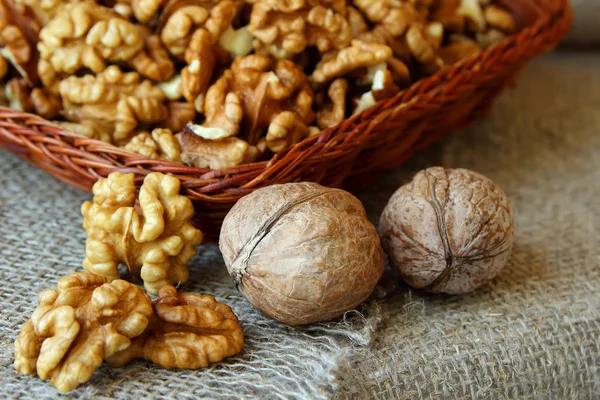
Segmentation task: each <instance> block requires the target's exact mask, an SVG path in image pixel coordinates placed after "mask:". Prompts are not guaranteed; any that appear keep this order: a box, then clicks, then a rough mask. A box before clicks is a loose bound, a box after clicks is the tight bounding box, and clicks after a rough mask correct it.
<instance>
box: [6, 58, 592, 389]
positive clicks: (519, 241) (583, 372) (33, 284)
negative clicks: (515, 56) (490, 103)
mask: <svg viewBox="0 0 600 400" xmlns="http://www.w3.org/2000/svg"><path fill="white" fill-rule="evenodd" d="M0 160H1V163H2V167H3V168H2V170H3V174H2V175H1V176H0V188H1V190H0V280H1V283H0V398H23V399H29V398H37V399H45V398H59V397H60V398H100V399H102V398H119V399H146V398H151V399H158V398H177V399H196V398H236V399H237V398H245V399H250V398H257V399H272V398H273V399H276V398H286V399H287V398H298V399H320V398H339V399H369V398H390V399H392V398H393V399H416V398H425V399H451V398H461V399H463V398H464V399H466V398H492V399H504V398H510V399H513V398H536V399H537V398H556V399H562V398H573V399H575V398H577V399H579V398H583V399H587V398H600V377H599V376H600V371H599V365H600V356H599V352H600V349H599V347H600V343H599V342H600V206H599V204H598V201H599V200H598V199H600V55H598V54H581V53H579V54H571V53H565V52H562V53H557V54H553V55H549V56H546V57H543V58H541V59H539V60H536V61H535V62H533V64H531V65H530V66H529V67H527V68H526V69H525V70H524V72H523V74H522V75H521V76H520V78H519V82H518V85H517V87H516V88H515V89H511V90H509V91H508V92H507V93H506V94H505V95H503V97H502V98H501V99H500V100H499V101H498V103H497V105H496V106H495V107H494V109H493V110H492V112H491V113H490V115H489V116H488V117H487V118H485V119H484V120H482V121H480V122H479V123H477V124H475V125H474V126H473V127H472V128H470V129H468V130H467V131H465V132H462V133H460V134H458V135H456V136H453V137H450V138H448V139H446V140H445V141H443V142H442V143H440V144H438V145H436V146H434V147H433V148H431V149H429V150H428V151H426V152H424V153H422V154H421V155H419V156H418V157H416V158H415V159H413V160H411V161H410V162H409V163H408V164H406V165H405V166H403V167H402V168H399V169H397V170H395V171H393V172H390V173H388V174H386V175H385V176H383V177H381V178H380V179H379V180H378V182H377V183H375V184H374V185H373V186H372V187H371V188H370V189H369V190H368V191H365V192H363V193H362V194H360V198H361V200H362V201H363V202H364V204H365V206H366V207H367V209H368V211H369V213H370V216H371V218H372V219H373V221H376V220H377V219H378V217H379V214H380V212H381V210H382V208H383V206H384V205H385V202H386V201H387V199H388V198H389V196H390V195H391V194H392V193H393V191H394V190H395V189H396V188H397V187H398V186H399V185H401V184H402V183H404V182H406V181H407V180H409V179H410V178H411V177H412V175H413V174H414V173H415V172H416V171H417V170H419V169H420V168H424V167H427V166H431V165H443V166H446V167H463V168H470V169H473V170H476V171H479V172H481V173H483V174H486V175H488V176H489V177H491V178H492V179H494V180H495V181H496V182H497V183H498V184H499V185H500V186H501V187H502V188H504V190H505V191H506V193H507V195H508V196H509V198H510V199H511V201H512V203H513V207H514V211H515V217H516V218H515V219H516V226H517V228H516V238H515V246H514V252H513V255H512V257H511V259H510V261H509V263H508V265H507V267H506V268H505V270H504V271H503V272H502V273H501V274H500V275H499V277H498V278H497V279H496V280H494V281H493V282H490V283H489V284H487V285H486V286H484V287H483V288H481V289H480V290H477V291H476V292H474V293H472V294H469V295H466V296H460V297H449V296H441V295H435V296H434V295H427V294H423V293H419V292H416V291H412V290H410V289H409V288H407V287H406V286H404V285H403V284H402V283H401V282H399V281H397V280H396V279H395V278H393V276H390V275H386V277H385V278H384V279H383V280H382V282H381V287H379V288H378V289H377V291H376V292H375V296H374V300H372V301H370V302H369V303H368V304H366V305H365V306H364V307H362V308H361V309H360V312H352V313H349V314H348V315H346V317H345V318H344V319H342V320H340V321H337V322H335V323H330V324H316V325H313V326H309V327H302V328H289V327H286V326H283V325H281V324H278V323H276V322H274V321H271V320H269V319H268V318H266V317H263V316H261V315H260V314H259V313H258V312H256V311H255V310H253V309H252V307H251V306H250V305H249V304H248V302H247V301H246V300H245V299H244V298H243V297H242V296H241V295H240V294H239V293H238V292H237V291H236V289H235V287H234V285H233V284H232V283H231V280H230V278H229V277H228V275H227V272H226V270H225V268H224V266H223V262H222V259H221V257H220V255H219V252H218V250H217V249H216V248H215V247H214V246H200V247H199V255H198V256H197V257H196V258H195V259H194V261H193V263H192V265H191V266H190V269H191V272H192V274H191V275H192V277H191V280H190V282H189V283H188V284H186V285H185V286H184V287H183V288H182V289H183V290H188V291H193V292H198V293H207V294H213V295H215V296H216V297H217V299H218V300H220V301H223V302H226V303H227V304H229V305H231V306H232V308H233V309H234V311H235V312H236V313H237V315H238V316H239V317H240V320H241V322H242V325H243V328H244V331H245V334H246V346H245V348H244V350H243V351H242V353H241V354H239V355H238V356H236V357H233V358H230V359H227V360H226V361H224V362H222V363H220V364H217V365H213V366H211V367H210V368H207V369H204V370H199V371H176V370H173V371H166V370H163V369H160V368H157V367H155V366H153V365H150V364H148V363H146V362H140V361H137V362H132V363H131V364H129V365H128V366H126V367H124V368H119V369H111V368H108V367H106V366H103V367H102V368H100V369H99V370H98V371H97V372H96V374H95V375H94V377H93V378H92V380H90V381H89V382H88V383H87V384H85V385H82V386H81V387H80V388H79V389H78V390H76V391H75V392H73V393H72V394H71V395H69V396H60V395H59V394H58V393H57V392H56V391H55V390H54V389H52V388H51V387H50V386H49V385H48V383H47V382H42V381H40V380H39V379H38V378H30V377H27V376H21V375H18V374H17V373H16V372H15V371H14V369H13V367H12V362H13V348H12V344H13V341H14V339H15V338H16V336H17V334H18V332H19V329H20V326H21V325H22V324H23V322H24V321H25V320H26V319H27V318H29V316H30V315H31V312H32V311H33V309H34V308H35V306H36V296H37V294H38V293H39V292H40V291H41V290H43V289H46V288H50V287H54V286H55V285H56V281H57V280H58V278H59V277H60V276H62V275H65V274H67V273H69V272H71V271H73V270H75V269H78V268H80V265H81V260H82V259H83V254H84V243H85V233H84V231H83V229H82V228H81V216H80V214H79V207H80V204H81V202H82V201H84V200H87V199H89V198H90V195H89V194H87V193H83V192H79V191H77V190H74V189H71V188H69V187H67V186H65V185H63V184H61V183H59V182H57V181H55V180H54V179H53V178H51V177H50V176H49V175H47V174H45V173H44V172H41V171H39V170H37V169H35V168H33V167H30V166H29V165H27V164H26V163H24V162H23V161H21V160H19V159H18V158H17V157H15V156H14V155H10V154H8V153H6V152H0Z"/></svg>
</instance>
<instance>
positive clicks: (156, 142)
mask: <svg viewBox="0 0 600 400" xmlns="http://www.w3.org/2000/svg"><path fill="white" fill-rule="evenodd" d="M123 148H124V149H125V150H128V151H133V152H134V153H138V154H141V155H143V156H144V157H148V158H160V159H163V160H167V161H174V162H180V154H181V149H180V147H179V142H178V141H177V139H176V138H175V136H174V135H173V132H171V131H170V130H169V129H160V128H157V129H154V130H153V131H152V134H150V133H148V132H142V133H139V134H137V135H136V136H134V137H133V138H131V140H130V141H129V142H128V143H127V144H126V145H125V146H124V147H123Z"/></svg>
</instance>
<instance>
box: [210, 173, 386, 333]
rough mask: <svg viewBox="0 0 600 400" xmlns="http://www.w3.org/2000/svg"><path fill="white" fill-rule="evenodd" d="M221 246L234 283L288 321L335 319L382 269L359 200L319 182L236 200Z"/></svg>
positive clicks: (266, 309)
mask: <svg viewBox="0 0 600 400" xmlns="http://www.w3.org/2000/svg"><path fill="white" fill-rule="evenodd" d="M219 248H220V249H221V252H222V253H223V258H224V259H225V264H226V265H227V269H228V270H229V273H230V274H231V275H232V277H233V280H234V282H235V283H236V285H237V287H238V289H239V290H240V291H241V292H242V293H243V294H244V295H245V296H246V297H247V298H248V300H250V302H251V303H252V304H253V305H254V306H255V307H256V308H258V309H259V310H260V311H261V312H263V313H264V314H266V315H267V316H269V317H271V318H274V319H277V320H279V321H281V322H284V323H286V324H289V325H301V324H309V323H312V322H317V321H327V320H331V319H333V318H336V317H339V316H340V315H342V314H343V313H344V312H346V311H348V310H351V309H353V308H354V307H356V306H357V305H359V304H360V303H361V302H363V301H364V300H365V299H367V298H368V297H369V295H370V294H371V292H372V291H373V289H374V288H375V285H376V284H377V281H378V280H379V278H380V277H381V275H382V273H383V263H384V258H383V250H382V249H381V245H380V242H379V237H378V236H377V232H376V230H375V227H374V226H373V225H372V224H371V223H370V222H369V220H368V219H367V217H366V213H365V210H364V208H363V206H362V204H361V203H360V201H359V200H358V199H357V198H356V197H354V196H352V195H351V194H349V193H347V192H345V191H343V190H340V189H329V188H326V187H323V186H321V185H318V184H316V183H289V184H284V185H272V186H268V187H265V188H263V189H259V190H256V191H255V192H253V193H252V194H249V195H248V196H245V197H243V198H242V199H240V200H239V201H238V202H237V203H236V204H235V206H234V207H233V208H232V209H231V211H230V212H229V214H228V215H227V216H226V217H225V220H224V222H223V227H222V228H221V235H220V240H219Z"/></svg>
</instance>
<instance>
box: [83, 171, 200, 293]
mask: <svg viewBox="0 0 600 400" xmlns="http://www.w3.org/2000/svg"><path fill="white" fill-rule="evenodd" d="M179 189H180V183H179V180H177V178H174V177H171V176H167V175H163V174H161V173H157V172H154V173H151V174H148V175H147V176H146V178H145V179H144V183H143V185H142V187H141V189H140V194H139V209H136V208H134V204H135V200H136V196H135V185H134V175H133V174H122V173H118V172H115V173H111V174H110V175H109V176H108V178H101V179H100V180H98V182H96V183H95V184H94V187H93V192H94V201H93V203H92V202H89V201H88V202H85V203H84V204H83V205H82V207H81V213H82V214H83V217H84V219H83V226H84V228H85V230H86V231H87V233H88V239H87V242H86V257H85V260H84V261H83V267H84V268H85V269H86V270H88V271H90V272H93V273H96V274H99V275H102V276H105V277H106V278H108V279H109V280H113V279H117V278H119V272H118V268H117V266H118V264H119V263H124V264H126V265H127V267H128V268H129V271H130V272H131V275H132V276H133V278H134V279H140V278H141V279H142V280H143V281H144V287H145V288H146V290H148V292H150V293H157V292H158V290H159V289H160V288H162V287H163V286H166V285H168V284H171V283H179V282H186V281H187V278H188V270H187V268H186V264H187V262H188V261H189V260H190V259H191V258H192V257H193V256H194V255H195V254H196V249H195V248H194V246H195V245H197V244H199V243H200V242H201V241H202V233H201V232H200V231H199V230H197V229H196V228H194V227H193V226H192V225H191V223H190V222H189V221H190V218H191V217H192V216H193V214H194V208H193V206H192V203H191V201H190V200H189V199H188V198H187V197H185V196H182V195H180V194H179Z"/></svg>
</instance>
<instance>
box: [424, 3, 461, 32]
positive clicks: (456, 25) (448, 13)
mask: <svg viewBox="0 0 600 400" xmlns="http://www.w3.org/2000/svg"><path fill="white" fill-rule="evenodd" d="M460 3H461V0H444V1H436V2H435V4H434V6H433V9H432V12H431V17H432V19H433V20H434V21H437V22H439V23H441V24H442V25H443V26H444V30H446V31H449V32H454V33H462V32H464V30H465V17H464V16H463V15H461V14H460V13H459V12H458V10H459V8H460Z"/></svg>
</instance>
